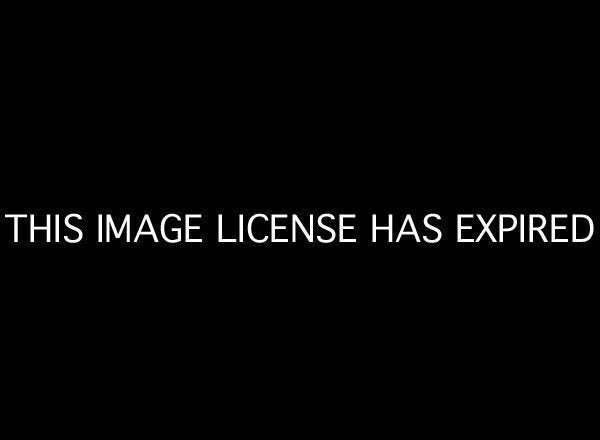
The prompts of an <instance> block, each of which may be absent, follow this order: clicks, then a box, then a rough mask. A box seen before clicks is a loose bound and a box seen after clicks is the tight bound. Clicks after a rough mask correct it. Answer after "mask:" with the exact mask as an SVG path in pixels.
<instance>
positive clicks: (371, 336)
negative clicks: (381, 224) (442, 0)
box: [1, 9, 598, 432]
mask: <svg viewBox="0 0 600 440" xmlns="http://www.w3.org/2000/svg"><path fill="white" fill-rule="evenodd" d="M52 12H57V11H52ZM153 12H157V11H153ZM163 12H164V11H163ZM247 12H248V14H247V13H246V12H240V11H239V10H237V9H236V11H233V10H232V11H228V12H227V13H225V14H224V15H223V14H221V15H216V14H215V13H214V12H212V11H211V12H207V11H204V12H195V13H193V14H190V15H188V14H186V13H184V12H183V11H180V12H177V13H175V15H173V16H171V15H170V14H169V15H167V14H166V13H165V15H164V16H163V14H162V12H161V14H159V15H160V18H156V16H155V15H152V17H150V16H147V15H146V13H145V12H144V13H141V12H140V11H137V12H136V13H133V14H127V15H126V14H125V13H124V12H122V13H119V14H114V16H112V15H111V16H110V17H107V18H102V19H100V18H99V17H100V15H97V14H100V12H97V13H96V12H95V13H94V14H92V15H85V19H83V18H82V16H78V18H77V19H75V18H74V19H66V22H65V23H63V22H62V21H57V20H50V19H48V16H46V17H45V16H44V14H43V13H41V14H40V16H36V17H35V19H34V18H33V15H36V14H34V13H33V12H32V11H30V12H28V14H26V15H25V16H23V17H24V19H25V20H24V21H19V23H18V24H16V25H15V26H14V29H10V30H8V31H7V39H6V44H5V52H4V55H3V66H4V67H3V70H4V72H3V73H4V74H5V79H4V80H3V85H4V87H3V96H4V99H3V110H4V111H3V124H2V125H3V133H4V136H3V137H4V142H3V156H4V158H3V160H2V173H1V176H2V177H1V179H2V201H1V202H2V205H1V206H2V213H3V214H4V213H5V212H31V213H42V212H43V213H67V212H79V213H83V214H86V215H87V216H89V215H92V214H94V213H96V212H105V211H107V210H110V211H113V212H124V211H131V212H151V213H153V214H155V215H158V214H160V213H163V212H169V211H175V212H179V213H186V212H190V213H202V214H204V215H205V216H206V217H208V218H210V217H211V216H214V215H215V214H216V213H217V212H222V211H229V212H237V211H239V210H243V211H246V212H252V211H256V212H288V213H292V212H294V213H319V212H325V211H328V212H334V213H335V212H356V213H359V215H361V243H360V244H359V245H348V246H342V245H338V246H331V247H326V248H323V247H321V248H317V247H291V246H285V245H283V246H275V245H273V246H268V247H262V248H252V247H244V248H234V249H232V248H227V249H225V248H218V247H216V246H214V245H210V244H207V245H206V246H199V247H175V248H164V247H158V248H154V247H152V246H138V247H129V248H128V247H126V246H124V247H117V248H115V247H111V248H102V247H98V246H95V245H94V244H93V243H88V244H83V245H81V246H76V247H63V246H54V247H53V246H39V247H35V248H31V247H27V246H23V247H20V246H10V245H9V243H8V242H7V240H4V242H3V245H2V254H3V257H5V258H3V263H2V264H3V270H2V273H3V278H4V282H3V284H4V285H5V286H6V287H5V288H3V289H2V291H3V295H2V301H3V303H4V304H3V307H2V311H3V314H4V315H5V319H3V324H4V327H5V331H4V338H3V339H4V341H5V347H6V348H5V355H6V356H5V358H6V362H5V365H7V366H8V367H9V370H10V373H9V374H8V375H7V376H6V382H7V384H8V385H9V386H10V388H11V389H13V388H14V389H15V393H14V394H11V396H14V397H11V404H10V408H11V412H12V413H13V414H15V415H20V416H23V414H31V410H32V409H34V408H35V409H38V410H40V411H39V412H40V413H41V414H45V415H46V417H47V418H45V419H44V420H47V421H46V422H44V423H49V424H52V425H57V426H63V423H67V424H71V423H73V420H74V419H77V420H78V421H83V422H88V423H86V425H87V426H88V427H89V426H99V427H107V426H109V425H112V422H113V421H123V420H128V421H131V420H133V421H134V425H136V426H138V427H148V426H150V427H152V428H153V429H158V426H157V425H160V426H163V427H165V428H166V429H167V430H168V431H171V430H174V429H176V428H180V427H181V426H183V425H184V424H183V422H184V421H191V422H192V423H193V424H201V426H198V427H200V428H202V427H203V426H204V425H203V423H205V420H207V419H208V420H210V421H212V422H213V423H214V422H216V423H217V424H218V425H219V426H221V427H222V429H225V430H230V429H239V428H242V429H251V428H255V427H256V428H261V429H266V428H269V429H273V428H274V427H275V426H276V425H278V424H279V423H281V422H283V423H282V424H283V426H284V427H285V428H286V429H287V430H286V431H282V432H288V431H290V430H291V431H295V430H298V429H306V430H308V432H314V431H313V430H312V429H313V428H312V427H313V426H315V422H317V423H318V422H323V421H328V422H330V423H329V426H330V428H329V429H331V430H332V431H331V432H337V430H340V429H344V428H350V429H357V430H358V429H359V428H363V429H365V430H366V431H365V432H372V431H373V430H375V429H383V428H384V427H386V426H387V425H388V424H389V423H391V424H392V426H395V427H396V428H399V427H400V428H401V427H403V426H407V427H408V425H404V424H403V423H405V422H401V421H402V420H407V419H408V420H410V421H412V422H413V423H416V424H418V425H420V426H421V427H422V428H423V429H426V430H431V429H440V428H441V429H455V428H460V429H465V428H467V427H469V428H471V429H473V428H474V427H475V425H477V424H478V423H481V422H483V425H484V426H485V427H486V428H487V429H488V430H490V429H491V430H497V429H507V430H509V432H512V431H510V430H511V429H512V428H511V427H512V426H514V423H515V422H522V421H525V420H528V421H532V420H533V421H534V423H532V424H531V426H532V428H533V429H540V427H548V426H551V427H553V428H556V429H557V428H558V426H557V425H559V424H560V425H561V426H563V427H566V428H568V429H573V424H572V423H573V419H572V418H571V416H572V415H573V414H576V415H577V417H578V418H579V420H580V421H581V420H583V419H584V418H585V417H586V414H588V411H589V409H586V408H587V405H586V403H585V402H586V396H589V395H590V394H591V393H592V390H593V389H595V388H594V385H593V381H592V375H591V372H592V371H593V369H594V366H595V365H596V364H595V363H594V362H592V359H593V356H592V355H593V348H594V347H593V341H594V339H595V338H596V336H597V327H598V326H597V322H596V320H595V314H596V310H597V304H596V301H595V299H594V297H593V295H594V293H595V290H597V289H596V287H595V284H594V283H593V281H595V279H594V269H595V266H596V262H597V253H596V247H597V238H595V239H594V242H593V243H590V244H587V245H560V244H559V245H552V246H544V245H541V246H522V245H521V246H518V245H515V244H508V245H506V246H486V245H482V246H460V245H458V244H456V243H455V242H454V241H455V240H454V238H455V236H454V225H453V218H454V216H455V215H456V214H457V213H460V212H477V213H487V214H490V213H512V214H518V213H530V212H531V213H545V214H549V213H585V214H588V215H592V216H593V217H594V218H595V220H596V221H597V212H598V211H597V208H596V207H595V205H596V203H595V200H596V199H595V195H594V193H593V188H594V187H595V186H596V184H595V180H596V179H595V178H594V177H595V174H594V161H593V159H592V154H593V152H592V147H593V146H594V145H596V144H597V135H596V133H595V130H594V128H595V121H596V118H597V108H596V107H595V102H596V101H597V85H596V84H595V82H594V81H593V78H595V77H597V69H596V68H595V66H594V65H593V54H594V52H593V49H594V47H593V46H592V44H591V43H592V40H591V39H589V38H590V36H589V35H588V33H591V32H592V29H591V28H589V27H588V26H587V25H586V24H585V23H584V22H583V21H582V19H581V18H580V17H575V18H569V17H567V16H566V15H565V16H563V17H561V19H560V20H559V21H556V19H553V20H550V19H549V18H543V17H542V16H541V15H540V14H539V13H536V14H532V15H527V17H526V18H524V17H525V13H524V11H521V13H520V14H516V15H514V16H513V15H510V14H509V16H506V15H504V14H500V11H496V12H494V13H487V12H483V11H481V13H480V15H477V13H476V12H475V11H469V14H466V11H445V12H441V11H427V12H425V13H420V14H416V13H414V12H412V11H404V12H397V11H395V12H393V13H392V12H385V11H380V12H376V13H374V14H371V13H369V14H367V13H366V11H353V12H354V14H351V15H347V14H346V13H344V14H338V13H332V14H328V15H327V17H326V18H325V14H324V11H321V13H319V14H308V16H307V15H306V14H303V13H301V11H295V12H293V13H284V12H283V11H281V12H280V13H276V12H275V11H272V10H270V11H269V13H268V14H267V13H266V12H265V11H262V12H261V11H255V10H253V11H247ZM305 12H306V11H305ZM338 12H339V11H338ZM446 12H448V13H449V12H453V13H454V15H446ZM538 12H539V11H538ZM69 13H70V14H73V13H74V12H73V11H70V12H69ZM250 13H253V14H251V15H249V14H250ZM75 14H76V13H75ZM278 14H280V15H278ZM470 14H474V15H470ZM184 16H185V18H184ZM69 17H70V15H69ZM102 17H104V15H102ZM257 17H259V18H260V19H259V18H257ZM517 17H518V18H517ZM63 18H65V16H64V15H63ZM375 212H376V213H380V214H387V213H395V214H405V213H413V214H423V213H428V212H438V213H440V214H441V215H443V217H444V219H445V220H446V221H447V225H448V227H447V228H445V229H444V233H445V238H444V241H443V243H441V244H440V245H438V246H420V247H417V246H413V245H411V244H410V243H407V244H406V245H401V246H394V247H377V248H376V247H374V246H371V245H369V244H368V238H369V234H368V229H367V228H366V225H368V223H364V221H365V220H368V218H369V215H370V214H371V213H375ZM363 229H366V232H365V231H363ZM3 233H5V231H3ZM4 237H6V235H4ZM54 411H56V412H58V413H61V414H63V416H62V417H54V416H52V414H53V412H54ZM36 413H38V412H36ZM40 417H41V416H40ZM173 417H174V418H173ZM40 420H41V419H40ZM92 423H93V424H92ZM578 425H579V423H578ZM48 426H50V425H48ZM133 429H139V428H135V427H134V428H133Z"/></svg>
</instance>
